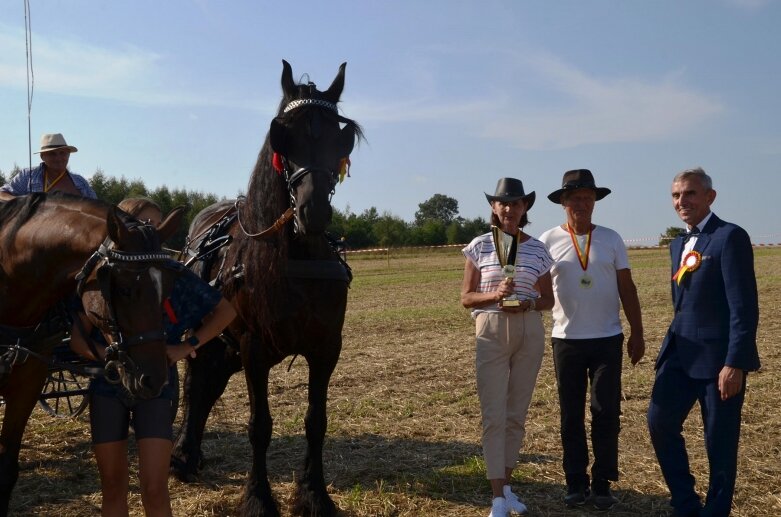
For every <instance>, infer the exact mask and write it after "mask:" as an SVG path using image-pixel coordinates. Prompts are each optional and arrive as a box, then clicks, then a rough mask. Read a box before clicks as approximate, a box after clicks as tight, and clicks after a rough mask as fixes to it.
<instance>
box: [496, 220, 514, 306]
mask: <svg viewBox="0 0 781 517" xmlns="http://www.w3.org/2000/svg"><path fill="white" fill-rule="evenodd" d="M491 232H493V237H494V247H495V248H496V256H497V257H498V258H499V265H500V266H502V274H503V275H504V277H505V278H507V279H509V280H510V281H512V280H513V278H515V255H516V251H517V250H518V234H517V233H516V234H515V235H508V234H506V233H504V232H503V231H502V230H500V229H499V228H497V227H496V226H492V227H491ZM520 305H521V300H519V299H518V296H517V295H516V294H515V293H513V294H511V295H510V296H505V297H504V298H502V302H501V306H502V307H520Z"/></svg>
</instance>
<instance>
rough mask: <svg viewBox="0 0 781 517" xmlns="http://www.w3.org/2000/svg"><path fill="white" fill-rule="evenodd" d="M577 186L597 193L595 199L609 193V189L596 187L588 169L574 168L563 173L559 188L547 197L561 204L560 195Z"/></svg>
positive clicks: (575, 188)
mask: <svg viewBox="0 0 781 517" xmlns="http://www.w3.org/2000/svg"><path fill="white" fill-rule="evenodd" d="M579 188H590V189H591V190H593V191H594V192H596V194H597V201H599V200H600V199H602V198H604V197H605V196H607V195H608V194H610V189H609V188H605V187H597V186H596V185H595V184H594V175H593V174H591V171H590V170H588V169H575V170H572V171H567V172H565V173H564V178H563V179H562V180H561V188H560V189H559V190H556V191H553V192H551V193H550V194H548V199H550V200H551V201H553V202H554V203H558V204H561V195H562V194H564V193H565V192H567V191H568V190H577V189H579Z"/></svg>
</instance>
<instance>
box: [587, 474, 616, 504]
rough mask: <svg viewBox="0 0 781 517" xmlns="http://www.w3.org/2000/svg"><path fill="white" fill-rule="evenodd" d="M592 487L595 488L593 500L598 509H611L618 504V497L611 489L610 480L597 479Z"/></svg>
mask: <svg viewBox="0 0 781 517" xmlns="http://www.w3.org/2000/svg"><path fill="white" fill-rule="evenodd" d="M591 488H592V489H593V490H594V495H593V497H592V502H593V503H594V508H596V509H597V510H610V509H611V508H613V507H614V506H615V505H617V504H618V498H616V496H614V495H613V493H612V492H611V491H610V481H602V482H597V481H596V480H595V481H594V483H593V484H592V485H591Z"/></svg>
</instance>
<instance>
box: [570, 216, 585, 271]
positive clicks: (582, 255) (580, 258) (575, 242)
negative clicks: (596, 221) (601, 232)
mask: <svg viewBox="0 0 781 517" xmlns="http://www.w3.org/2000/svg"><path fill="white" fill-rule="evenodd" d="M567 231H568V232H569V236H570V238H571V239H572V245H573V246H574V247H575V253H577V254H578V262H580V267H582V268H583V271H585V270H587V269H588V255H589V253H590V252H591V226H589V228H588V236H587V237H586V251H585V253H584V252H583V250H581V249H580V245H579V244H578V240H577V239H576V238H575V232H574V231H573V230H572V227H571V226H570V225H569V223H567Z"/></svg>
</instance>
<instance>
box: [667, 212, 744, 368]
mask: <svg viewBox="0 0 781 517" xmlns="http://www.w3.org/2000/svg"><path fill="white" fill-rule="evenodd" d="M683 246H684V243H683V238H682V237H678V238H677V239H675V240H673V242H672V243H671V245H670V256H671V260H672V268H671V276H672V275H673V274H675V272H676V271H678V268H679V265H680V260H681V251H682V250H683ZM694 250H695V251H698V252H699V253H700V254H701V255H702V263H701V264H700V267H699V268H698V269H696V270H695V271H690V272H687V273H686V274H685V275H684V278H683V280H682V281H681V283H680V285H678V283H677V282H676V281H672V299H673V309H674V310H675V314H674V316H673V321H672V323H671V324H670V328H669V329H668V330H667V335H666V336H665V338H664V341H663V343H662V348H661V350H660V351H659V356H658V357H657V360H656V368H659V366H660V365H661V364H662V362H663V361H664V358H665V355H666V353H667V352H668V351H669V350H670V349H671V347H673V346H674V347H675V349H676V351H677V355H678V358H679V360H680V364H681V366H682V368H683V370H684V371H685V372H686V374H687V375H689V376H690V377H692V378H694V379H712V378H715V377H718V376H719V372H720V371H721V369H722V367H724V366H725V365H726V366H732V367H733V368H738V369H741V370H745V371H754V370H757V369H759V354H758V353H757V339H756V337H757V324H758V321H759V301H758V297H757V281H756V277H755V276H754V252H753V249H752V247H751V240H750V239H749V236H748V234H747V233H746V231H745V230H743V228H741V227H739V226H737V225H734V224H731V223H728V222H725V221H722V220H721V219H719V218H718V217H716V215H715V214H713V215H712V216H711V218H710V220H709V221H708V223H707V224H706V225H705V227H704V228H703V230H702V232H701V233H700V234H699V235H698V237H697V243H696V244H695V246H694Z"/></svg>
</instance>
